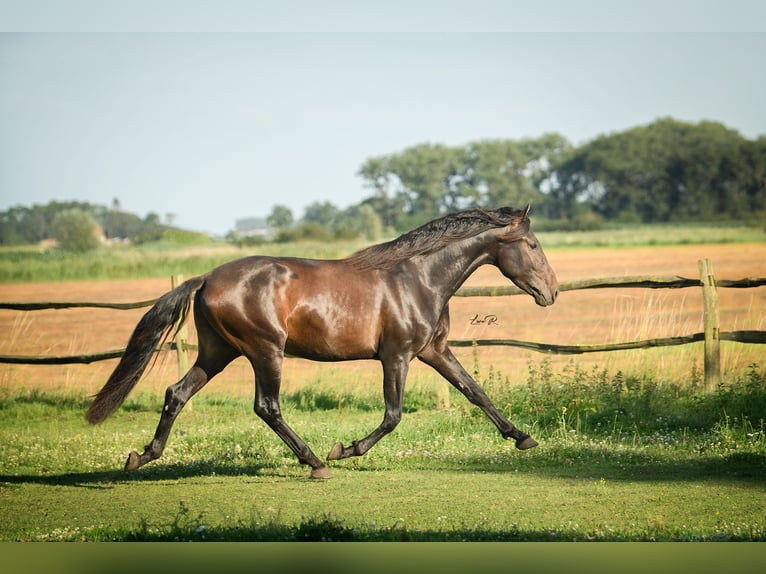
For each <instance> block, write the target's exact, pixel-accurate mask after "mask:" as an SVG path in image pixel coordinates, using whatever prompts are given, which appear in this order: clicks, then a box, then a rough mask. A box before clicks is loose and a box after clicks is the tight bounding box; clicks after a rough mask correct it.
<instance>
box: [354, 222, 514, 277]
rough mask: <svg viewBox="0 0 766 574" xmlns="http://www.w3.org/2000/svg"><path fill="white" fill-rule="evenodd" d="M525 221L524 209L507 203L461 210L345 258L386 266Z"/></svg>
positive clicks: (364, 265) (363, 266) (362, 265)
mask: <svg viewBox="0 0 766 574" xmlns="http://www.w3.org/2000/svg"><path fill="white" fill-rule="evenodd" d="M525 222H526V223H527V224H528V222H529V219H527V218H526V211H525V210H522V209H513V208H511V207H501V208H500V209H496V210H491V211H490V210H484V209H471V210H468V211H461V212H458V213H452V214H449V215H445V216H444V217H441V218H439V219H434V220H433V221H429V222H428V223H426V224H424V225H421V226H420V227H418V228H416V229H413V230H412V231H409V232H408V233H405V234H404V235H401V236H399V237H397V238H396V239H393V240H391V241H388V242H386V243H380V244H378V245H372V246H370V247H367V248H365V249H362V250H360V251H357V252H356V253H354V254H352V255H350V256H349V257H348V258H347V259H346V261H347V262H348V263H350V264H351V265H353V266H354V267H356V268H359V269H369V268H373V267H374V268H379V269H388V268H390V267H392V266H393V265H395V264H397V263H399V262H401V261H405V260H407V259H410V258H412V257H415V256H417V255H427V254H429V253H433V252H434V251H438V250H439V249H442V248H443V247H445V246H447V245H449V244H450V243H453V242H455V241H459V240H461V239H466V238H468V237H473V236H475V235H478V234H480V233H483V232H485V231H488V230H490V229H495V228H498V227H505V226H506V225H513V226H515V227H519V226H521V225H522V224H523V223H525ZM526 229H528V225H527V226H526ZM526 229H525V230H524V232H526Z"/></svg>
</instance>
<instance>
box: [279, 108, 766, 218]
mask: <svg viewBox="0 0 766 574" xmlns="http://www.w3.org/2000/svg"><path fill="white" fill-rule="evenodd" d="M358 175H359V176H360V177H361V178H362V180H363V182H364V185H365V187H366V188H367V189H369V190H370V191H371V195H369V196H368V197H367V198H365V199H364V200H363V201H362V202H361V203H360V204H358V205H356V206H353V207H351V208H349V210H346V211H341V210H338V209H336V208H334V206H332V204H329V203H327V202H325V203H324V204H320V203H318V204H315V205H313V206H310V207H309V208H308V209H307V210H306V213H305V215H304V217H303V219H302V222H303V223H307V222H312V221H314V222H321V223H322V225H324V226H325V227H329V228H332V227H333V224H334V222H343V221H345V220H347V219H349V218H353V216H354V215H355V213H357V212H358V210H359V209H361V208H365V207H368V208H371V213H373V214H375V215H376V216H377V217H378V218H379V219H380V223H381V226H382V227H383V228H388V229H393V230H395V231H397V232H402V231H406V230H408V229H412V228H413V227H415V226H417V225H419V224H421V223H423V222H425V221H428V220H430V219H433V218H435V217H439V216H441V215H444V214H445V213H450V212H453V211H457V210H460V209H464V208H468V207H471V206H478V207H487V208H493V207H499V206H508V205H510V206H519V207H520V206H523V205H526V204H527V203H530V204H532V205H533V206H534V214H535V216H536V221H535V226H536V228H537V229H543V228H545V229H564V230H570V229H571V230H576V229H593V228H597V227H600V226H602V225H604V224H605V223H607V222H613V223H614V222H616V223H672V222H694V221H704V222H710V221H738V222H741V221H745V222H752V223H756V224H758V223H761V222H762V221H763V220H764V219H766V136H760V137H759V138H757V139H755V140H750V139H747V138H745V137H743V136H742V135H741V134H739V133H738V132H737V131H735V130H732V129H729V128H727V127H725V126H724V125H722V124H720V123H718V122H713V121H702V122H699V123H688V122H682V121H678V120H675V119H672V118H663V119H659V120H657V121H655V122H653V123H651V124H648V125H645V126H639V127H634V128H631V129H628V130H626V131H622V132H617V133H612V134H605V135H602V136H599V137H597V138H595V139H593V140H591V141H589V142H586V143H584V144H582V145H580V146H574V145H572V144H571V143H570V142H569V141H568V140H567V139H566V138H565V137H564V136H562V135H560V134H556V133H552V134H545V135H543V136H541V137H537V138H525V139H521V140H481V141H476V142H470V143H468V144H465V145H461V146H446V145H443V144H432V143H423V144H419V145H415V146H413V147H410V148H407V149H405V150H403V151H401V152H398V153H393V154H388V155H384V156H379V157H372V158H369V159H367V160H366V161H365V162H364V164H363V165H362V166H361V167H360V169H359V171H358ZM285 212H287V213H286V214H285ZM271 217H272V218H273V221H274V222H275V223H277V224H279V222H282V221H284V220H285V217H287V220H288V221H290V222H291V223H292V214H291V213H290V212H289V209H287V208H286V207H284V206H275V208H274V211H273V212H272V216H271ZM346 225H347V224H346ZM277 226H279V225H277ZM341 227H342V225H341ZM364 228H365V229H369V227H368V226H364Z"/></svg>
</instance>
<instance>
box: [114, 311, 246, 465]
mask: <svg viewBox="0 0 766 574" xmlns="http://www.w3.org/2000/svg"><path fill="white" fill-rule="evenodd" d="M195 322H196V325H197V333H198V339H199V343H198V344H199V355H198V356H197V361H196V362H195V363H194V366H193V367H192V368H191V369H189V372H188V373H186V374H185V375H184V376H183V378H182V379H181V380H180V381H178V382H177V383H176V384H174V385H171V386H169V387H168V388H167V390H166V391H165V404H164V406H163V407H162V415H161V416H160V422H159V424H158V425H157V430H156V431H155V433H154V438H153V439H152V442H150V443H149V444H148V445H146V446H145V447H144V452H143V453H141V454H138V453H137V452H136V451H132V452H131V453H130V454H129V455H128V460H127V462H126V463H125V470H135V469H137V468H139V467H141V466H143V465H145V464H146V463H147V462H151V461H153V460H155V459H157V458H159V457H160V456H161V455H162V452H163V451H164V450H165V443H167V441H168V436H170V429H171V428H172V427H173V423H174V422H175V420H176V417H177V416H178V414H179V413H180V412H181V409H183V408H184V406H185V405H186V403H187V402H189V399H191V398H192V397H193V396H194V394H195V393H197V392H198V391H199V390H200V389H201V388H202V387H204V386H205V385H206V384H207V383H208V381H210V379H212V378H213V377H214V376H215V375H217V374H218V373H220V372H221V371H222V370H223V368H224V367H225V366H226V365H228V364H229V363H230V362H231V361H233V360H234V359H235V358H236V357H237V356H238V354H239V353H238V352H237V351H235V350H234V349H233V348H232V347H230V346H229V345H227V344H226V343H224V342H223V340H221V339H220V338H219V337H218V336H217V335H216V334H215V333H214V332H213V331H212V330H211V329H210V327H209V324H208V323H207V322H206V321H205V320H204V318H203V317H202V316H201V315H195Z"/></svg>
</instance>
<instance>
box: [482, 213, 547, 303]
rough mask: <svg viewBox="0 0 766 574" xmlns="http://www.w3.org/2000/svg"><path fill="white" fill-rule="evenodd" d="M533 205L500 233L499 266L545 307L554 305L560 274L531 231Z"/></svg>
mask: <svg viewBox="0 0 766 574" xmlns="http://www.w3.org/2000/svg"><path fill="white" fill-rule="evenodd" d="M528 213H529V206H527V207H526V209H524V210H523V211H522V212H521V214H520V216H519V218H518V220H517V221H516V222H515V223H512V224H511V225H508V226H506V227H504V228H503V229H501V230H500V233H499V234H498V236H497V240H498V249H497V256H496V257H495V264H496V265H497V267H498V268H499V269H500V271H501V272H502V273H503V275H505V276H506V277H508V279H510V280H511V281H513V283H514V284H515V285H516V286H517V287H519V288H520V289H522V290H524V291H525V292H526V293H529V294H530V295H532V297H534V298H535V303H537V304H538V305H540V306H542V307H547V306H548V305H553V303H554V302H555V301H556V297H558V294H559V282H558V279H556V273H555V272H554V271H553V268H552V267H551V266H550V264H549V263H548V258H547V257H546V256H545V253H544V252H543V248H542V246H541V245H540V242H539V241H538V240H537V237H535V234H534V233H532V230H531V229H530V228H529V219H528V218H527V215H528Z"/></svg>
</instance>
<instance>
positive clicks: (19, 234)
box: [0, 201, 168, 245]
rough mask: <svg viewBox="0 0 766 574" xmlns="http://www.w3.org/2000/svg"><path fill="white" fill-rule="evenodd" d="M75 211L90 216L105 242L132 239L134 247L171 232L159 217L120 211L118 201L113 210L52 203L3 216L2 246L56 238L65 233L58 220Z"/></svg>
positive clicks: (18, 208) (0, 220)
mask: <svg viewBox="0 0 766 574" xmlns="http://www.w3.org/2000/svg"><path fill="white" fill-rule="evenodd" d="M72 210H75V211H78V212H80V213H82V214H86V215H88V216H89V217H90V218H91V219H92V221H93V222H95V224H96V225H97V226H100V228H101V230H102V232H103V236H104V238H106V239H130V240H131V241H133V242H134V243H141V242H146V241H156V240H158V239H160V238H161V237H162V234H163V232H164V231H165V230H167V229H168V226H166V225H162V224H161V223H160V218H159V216H158V215H157V214H156V213H149V214H147V216H146V218H144V219H141V218H140V217H138V216H137V215H135V214H133V213H128V212H124V211H121V210H120V209H119V201H113V203H112V207H111V208H108V207H105V206H101V205H93V204H91V203H87V202H80V201H66V202H60V201H51V202H49V203H47V204H45V205H33V206H31V207H26V206H14V207H11V208H10V209H8V210H7V211H3V212H0V245H21V244H31V243H39V242H40V241H42V240H43V239H49V238H56V235H57V233H58V234H59V235H60V234H61V233H62V232H63V230H62V229H61V226H62V225H63V224H62V222H61V221H59V222H58V223H56V224H54V222H55V220H56V219H57V218H58V216H59V215H60V214H62V213H64V212H68V211H72ZM68 217H69V218H70V219H71V221H72V223H73V224H74V223H75V218H73V217H72V216H71V214H70V215H68ZM64 221H66V219H65V220H64ZM80 223H81V222H80Z"/></svg>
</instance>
